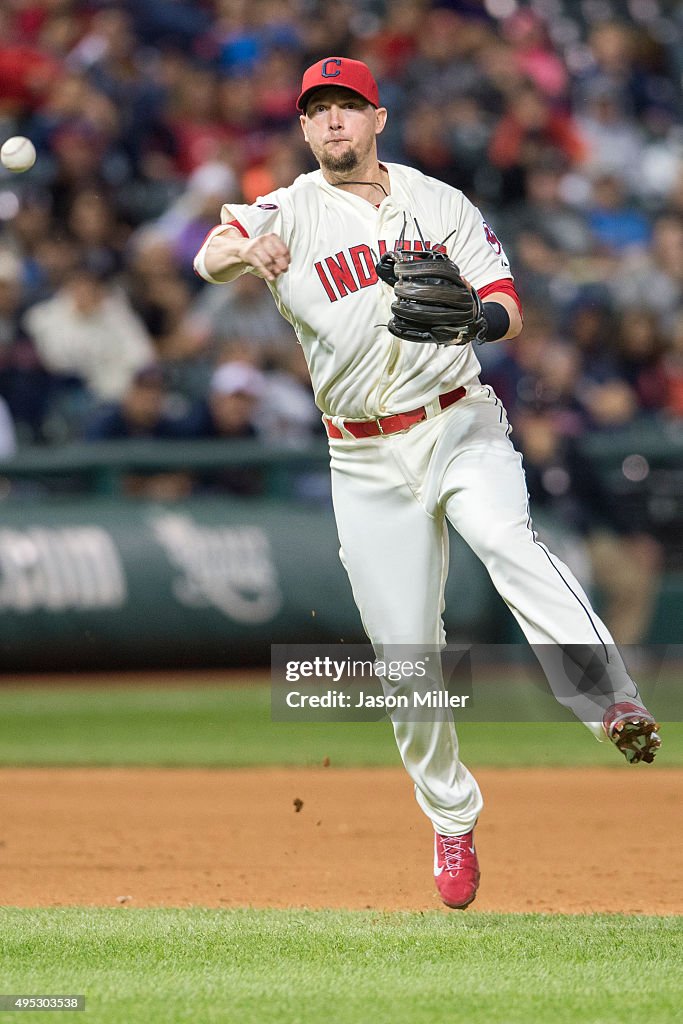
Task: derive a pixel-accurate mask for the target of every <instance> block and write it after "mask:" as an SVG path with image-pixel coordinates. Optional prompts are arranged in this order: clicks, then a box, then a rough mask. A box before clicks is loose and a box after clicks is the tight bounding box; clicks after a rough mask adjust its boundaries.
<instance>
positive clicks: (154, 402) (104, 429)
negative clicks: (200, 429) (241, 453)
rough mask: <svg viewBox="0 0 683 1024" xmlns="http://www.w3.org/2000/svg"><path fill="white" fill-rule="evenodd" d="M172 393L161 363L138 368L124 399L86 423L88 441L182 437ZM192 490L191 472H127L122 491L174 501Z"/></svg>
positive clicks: (97, 412) (133, 494)
mask: <svg viewBox="0 0 683 1024" xmlns="http://www.w3.org/2000/svg"><path fill="white" fill-rule="evenodd" d="M170 397H171V396H170V395H169V392H168V388H167V382H166V377H165V375H164V372H163V369H162V368H161V367H160V366H159V365H158V364H152V365H150V366H145V367H143V368H142V369H141V370H138V371H137V373H136V374H135V375H134V377H133V379H132V380H131V382H130V384H129V385H128V387H127V388H126V391H125V392H124V394H123V396H122V398H121V401H120V402H116V403H113V404H110V405H107V406H104V407H102V408H100V409H99V410H97V411H96V413H95V414H94V415H93V416H92V419H91V420H90V422H89V424H87V426H86V431H85V439H86V440H87V441H93V442H94V441H124V440H138V441H145V440H147V441H165V440H171V439H176V440H177V439H179V438H181V437H182V436H183V430H182V423H181V419H180V417H178V416H173V415H171V414H170V411H169V410H170V408H171V404H170ZM191 489H192V479H191V476H190V474H189V473H188V472H186V471H181V472H159V473H144V474H140V473H126V474H125V475H124V477H123V491H124V493H125V494H126V495H128V496H129V497H134V498H147V499H149V500H154V501H175V500H178V499H180V498H185V497H187V496H188V495H189V494H190V492H191Z"/></svg>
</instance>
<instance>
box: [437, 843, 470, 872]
mask: <svg viewBox="0 0 683 1024" xmlns="http://www.w3.org/2000/svg"><path fill="white" fill-rule="evenodd" d="M471 842H472V837H471V835H469V834H468V835H464V836H441V844H442V846H443V853H444V860H445V866H446V871H460V870H461V869H462V868H463V866H464V863H463V862H464V861H465V858H466V857H467V854H468V853H469V852H470V844H471Z"/></svg>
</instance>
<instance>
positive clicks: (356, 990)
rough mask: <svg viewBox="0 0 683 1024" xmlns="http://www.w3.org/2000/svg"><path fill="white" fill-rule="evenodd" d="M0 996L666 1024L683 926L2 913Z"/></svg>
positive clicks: (305, 1013) (337, 1014) (238, 1021)
mask: <svg viewBox="0 0 683 1024" xmlns="http://www.w3.org/2000/svg"><path fill="white" fill-rule="evenodd" d="M0 919H1V922H2V937H1V940H0V942H1V947H0V971H1V976H2V990H3V991H4V992H6V993H17V994H21V993H25V994H31V993H33V994H58V993H61V994H71V993H73V994H83V995H85V996H86V1000H87V1002H86V1006H87V1009H86V1012H85V1013H84V1014H83V1015H82V1016H81V1015H75V1014H66V1013H62V1014H60V1015H59V1017H55V1016H54V1015H50V1014H46V1013H36V1012H26V1013H23V1014H22V1016H21V1018H17V1016H16V1014H14V1013H0V1021H3V1022H5V1021H7V1022H8V1024H9V1022H12V1021H16V1020H17V1019H21V1020H22V1021H24V1022H25V1024H40V1022H44V1021H45V1020H52V1019H57V1020H67V1019H69V1020H76V1021H83V1022H84V1024H85V1022H87V1021H93V1022H96V1024H143V1022H144V1024H180V1022H193V1024H194V1022H197V1024H211V1022H221V1024H224V1022H225V1024H228V1022H230V1024H232V1022H234V1024H319V1022H329V1024H368V1022H372V1024H441V1022H443V1024H446V1022H448V1024H451V1022H460V1021H462V1022H466V1024H550V1022H552V1024H617V1022H619V1024H621V1022H623V1021H625V1020H636V1021H637V1020H643V1021H647V1022H648V1024H671V1022H673V1021H674V1020H678V1019H680V1017H679V1016H678V1015H679V1013H680V1007H681V1006H682V1005H683V975H682V974H681V971H680V964H681V961H682V959H683V918H673V917H668V918H661V917H660V918H652V917H630V918H627V917H620V916H609V915H599V916H598V915H596V916H577V917H567V916H562V915H556V916H544V915H519V916H513V915H501V914H473V913H467V914H465V915H463V914H447V913H429V914H403V913H402V914H377V913H372V912H362V913H351V912H334V911H323V912H315V913H313V912H310V911H252V910H242V911H227V910H225V911H223V910H202V909H198V908H197V909H190V910H132V909H131V910H129V909H125V908H121V909H120V910H111V909H99V910H93V909H77V908H68V909H58V910H19V909H12V910H3V911H0Z"/></svg>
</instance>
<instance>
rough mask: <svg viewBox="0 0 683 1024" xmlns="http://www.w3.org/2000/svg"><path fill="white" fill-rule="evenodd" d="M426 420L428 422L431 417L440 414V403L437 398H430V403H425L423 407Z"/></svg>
mask: <svg viewBox="0 0 683 1024" xmlns="http://www.w3.org/2000/svg"><path fill="white" fill-rule="evenodd" d="M424 410H425V413H426V416H427V419H428V420H430V419H431V418H432V416H438V415H439V413H440V412H442V411H443V410H442V408H441V403H440V402H439V396H438V395H437V396H436V398H432V400H431V402H425V407H424Z"/></svg>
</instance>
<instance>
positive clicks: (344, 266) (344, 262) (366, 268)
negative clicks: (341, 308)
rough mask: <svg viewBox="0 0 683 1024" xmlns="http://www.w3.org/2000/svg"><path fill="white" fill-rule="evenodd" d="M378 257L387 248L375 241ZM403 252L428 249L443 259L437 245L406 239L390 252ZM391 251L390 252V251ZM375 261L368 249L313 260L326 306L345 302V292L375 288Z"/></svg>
mask: <svg viewBox="0 0 683 1024" xmlns="http://www.w3.org/2000/svg"><path fill="white" fill-rule="evenodd" d="M377 244H378V248H379V256H380V257H382V256H384V253H385V252H386V251H387V249H388V246H387V243H386V241H385V240H384V239H383V238H381V239H380V240H379V242H378V243H377ZM396 249H403V250H404V251H406V252H424V251H425V249H428V250H429V249H431V250H432V251H433V252H441V253H443V254H444V255H447V251H446V247H445V246H444V245H442V244H441V243H440V242H428V241H425V243H424V245H423V244H422V242H418V241H410V240H409V239H400V238H399V239H397V240H396V242H395V243H394V245H393V250H396ZM393 250H392V251H393ZM376 261H377V257H376V256H374V255H373V252H372V250H371V248H370V246H369V245H352V246H351V247H350V248H349V249H342V250H341V252H338V253H335V254H334V256H326V257H325V258H324V259H322V260H317V261H316V262H315V263H314V264H313V266H314V267H315V269H316V272H317V274H318V277H319V278H320V283H321V284H322V286H323V288H324V289H325V293H326V295H327V297H328V299H329V300H330V302H336V301H337V299H343V298H345V297H346V296H347V295H348V294H349V292H357V291H358V289H359V288H371V287H372V285H374V284H377V282H378V280H379V278H378V277H377V271H376V270H375V263H376Z"/></svg>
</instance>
